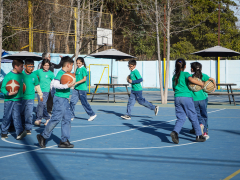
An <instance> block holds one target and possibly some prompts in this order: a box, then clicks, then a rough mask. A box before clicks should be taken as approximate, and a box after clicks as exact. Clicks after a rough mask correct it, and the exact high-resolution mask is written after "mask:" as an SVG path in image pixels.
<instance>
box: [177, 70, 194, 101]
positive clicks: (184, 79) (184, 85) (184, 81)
mask: <svg viewBox="0 0 240 180" xmlns="http://www.w3.org/2000/svg"><path fill="white" fill-rule="evenodd" d="M190 76H191V75H190V74H189V73H188V72H183V71H181V72H180V76H179V79H178V84H177V85H176V84H175V81H174V78H175V75H174V76H173V78H172V87H173V88H174V89H175V93H174V97H192V93H191V91H190V90H189V89H188V78H189V77H190Z"/></svg>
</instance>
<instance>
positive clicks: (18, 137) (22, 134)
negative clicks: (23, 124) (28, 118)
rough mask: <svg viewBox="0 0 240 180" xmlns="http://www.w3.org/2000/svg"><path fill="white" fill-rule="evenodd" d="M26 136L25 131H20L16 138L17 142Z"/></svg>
mask: <svg viewBox="0 0 240 180" xmlns="http://www.w3.org/2000/svg"><path fill="white" fill-rule="evenodd" d="M26 135H27V131H25V130H24V131H22V132H21V133H20V134H19V135H18V136H17V140H21V139H22V138H24V137H25V136H26Z"/></svg>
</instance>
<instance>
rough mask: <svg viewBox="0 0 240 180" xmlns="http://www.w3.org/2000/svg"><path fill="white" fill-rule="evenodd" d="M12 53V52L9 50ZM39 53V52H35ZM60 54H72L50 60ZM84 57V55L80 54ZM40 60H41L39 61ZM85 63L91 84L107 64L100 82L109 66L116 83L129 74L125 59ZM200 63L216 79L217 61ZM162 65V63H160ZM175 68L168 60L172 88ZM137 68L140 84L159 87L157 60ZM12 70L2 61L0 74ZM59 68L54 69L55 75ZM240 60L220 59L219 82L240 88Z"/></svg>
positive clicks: (55, 60)
mask: <svg viewBox="0 0 240 180" xmlns="http://www.w3.org/2000/svg"><path fill="white" fill-rule="evenodd" d="M10 53H11V54H13V53H14V52H10ZM36 54H38V55H41V53H36ZM59 55H62V56H70V57H71V56H72V54H57V53H52V54H51V62H53V63H56V64H58V63H59V62H60V57H59ZM81 56H82V57H84V55H81ZM40 62H41V61H40ZM85 62H86V65H87V66H88V71H89V65H91V66H90V71H91V72H90V81H91V86H93V85H94V84H95V83H99V80H100V78H101V75H102V73H103V70H104V67H107V65H109V75H108V69H105V71H104V73H103V76H102V80H101V83H108V80H109V79H110V78H109V76H111V68H112V69H113V73H112V75H113V77H114V81H113V82H117V83H118V84H126V83H127V81H126V78H127V76H128V75H129V74H130V71H129V69H128V67H127V65H128V62H127V61H115V60H111V59H102V58H101V59H100V58H98V59H96V58H93V57H91V56H88V57H86V58H85ZM111 62H112V65H111ZM191 62H194V61H187V66H186V70H185V71H186V72H189V73H190V63H191ZM198 62H200V63H201V64H202V67H203V69H202V72H203V73H205V74H207V75H209V76H210V77H213V78H215V79H216V72H217V62H216V60H201V61H198ZM38 63H39V62H38V61H35V70H36V69H37V65H38ZM162 67H163V64H162ZM174 68H175V61H170V69H169V70H170V71H169V77H170V78H169V87H170V88H172V76H173V72H174ZM137 69H138V71H139V72H140V74H141V75H142V77H143V82H142V86H143V87H145V88H159V87H160V85H159V74H158V61H137ZM11 70H12V65H11V63H2V70H1V72H2V75H3V76H4V75H5V74H7V73H8V72H10V71H11ZM58 71H59V70H55V72H54V73H55V75H56V74H57V73H58ZM72 72H73V71H72ZM239 77H240V60H221V61H220V82H221V83H235V84H237V86H234V88H240V78H239Z"/></svg>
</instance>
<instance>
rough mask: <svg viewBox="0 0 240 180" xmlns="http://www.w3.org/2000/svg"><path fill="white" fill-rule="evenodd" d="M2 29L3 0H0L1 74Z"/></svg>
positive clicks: (0, 56) (0, 57)
mask: <svg viewBox="0 0 240 180" xmlns="http://www.w3.org/2000/svg"><path fill="white" fill-rule="evenodd" d="M2 31H3V0H0V50H1V55H0V74H1V62H2Z"/></svg>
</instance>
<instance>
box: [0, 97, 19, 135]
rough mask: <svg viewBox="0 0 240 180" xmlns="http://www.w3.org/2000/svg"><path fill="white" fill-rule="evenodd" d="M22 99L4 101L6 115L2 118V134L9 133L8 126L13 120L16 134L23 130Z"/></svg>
mask: <svg viewBox="0 0 240 180" xmlns="http://www.w3.org/2000/svg"><path fill="white" fill-rule="evenodd" d="M21 108H22V101H5V102H4V115H3V119H2V125H1V132H2V134H7V133H8V128H9V126H10V124H11V121H12V120H13V125H14V127H15V130H16V134H17V135H19V134H20V133H21V132H22V131H23V127H22V120H21Z"/></svg>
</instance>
